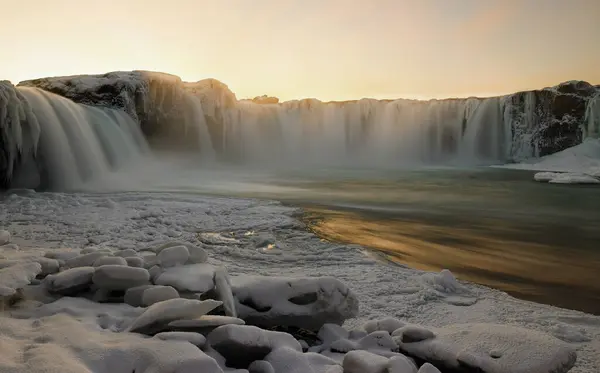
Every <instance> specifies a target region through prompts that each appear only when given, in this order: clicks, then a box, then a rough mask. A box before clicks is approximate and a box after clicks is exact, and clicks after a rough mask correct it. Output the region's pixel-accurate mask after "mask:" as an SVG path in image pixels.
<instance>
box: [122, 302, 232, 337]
mask: <svg viewBox="0 0 600 373" xmlns="http://www.w3.org/2000/svg"><path fill="white" fill-rule="evenodd" d="M220 305H221V302H219V301H215V300H210V299H209V300H204V301H200V300H192V299H182V298H176V299H169V300H165V301H162V302H158V303H154V304H153V305H151V306H150V307H148V308H147V309H146V311H144V313H142V314H141V315H140V316H139V317H138V318H137V319H135V320H134V321H133V323H132V324H131V325H130V326H129V327H128V328H127V329H126V331H128V332H132V333H141V334H156V333H158V332H161V331H163V330H164V329H165V328H166V326H167V325H168V324H169V323H170V322H171V321H175V320H179V319H193V318H195V317H199V316H202V315H205V314H207V313H208V312H210V311H212V310H213V309H215V308H217V307H218V306H220Z"/></svg>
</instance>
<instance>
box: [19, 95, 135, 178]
mask: <svg viewBox="0 0 600 373" xmlns="http://www.w3.org/2000/svg"><path fill="white" fill-rule="evenodd" d="M19 92H20V93H21V94H22V95H23V96H24V97H25V99H26V100H27V102H28V103H29V105H30V106H31V110H32V113H33V115H34V116H35V118H36V119H37V122H38V123H39V125H40V128H41V131H40V135H39V147H38V149H37V158H38V159H39V160H40V162H41V163H42V164H43V167H42V170H43V172H45V173H46V174H45V175H41V178H42V180H43V182H45V183H49V184H50V185H48V186H49V187H51V188H54V189H60V190H64V189H69V188H76V187H79V186H80V185H82V184H83V183H85V182H86V181H89V180H91V179H94V178H97V177H101V176H102V175H104V174H106V173H108V172H109V171H110V170H114V169H117V168H119V167H121V166H123V165H124V164H125V163H126V162H128V161H129V160H131V159H133V158H135V157H138V156H141V155H142V154H143V153H144V152H146V151H147V144H146V141H145V139H144V137H143V135H142V133H141V131H140V129H139V126H138V124H137V123H136V122H135V121H134V120H133V119H132V118H131V117H130V116H129V115H127V114H125V113H124V112H122V111H118V110H113V109H108V108H96V107H91V106H86V105H79V104H76V103H74V102H72V101H71V100H68V99H65V98H63V97H60V96H58V95H55V94H52V93H49V92H45V91H42V90H40V89H37V88H26V87H20V88H19ZM26 170H27V171H31V168H26Z"/></svg>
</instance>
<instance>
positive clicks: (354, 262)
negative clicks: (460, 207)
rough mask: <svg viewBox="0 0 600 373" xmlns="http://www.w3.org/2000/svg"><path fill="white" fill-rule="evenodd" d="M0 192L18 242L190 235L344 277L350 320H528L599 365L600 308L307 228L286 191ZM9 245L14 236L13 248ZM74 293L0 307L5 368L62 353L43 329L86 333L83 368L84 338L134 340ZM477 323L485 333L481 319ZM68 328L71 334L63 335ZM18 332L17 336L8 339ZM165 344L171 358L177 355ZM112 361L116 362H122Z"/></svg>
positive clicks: (284, 266) (126, 244) (252, 256)
mask: <svg viewBox="0 0 600 373" xmlns="http://www.w3.org/2000/svg"><path fill="white" fill-rule="evenodd" d="M0 204H1V206H2V208H1V209H0V229H6V230H8V231H9V232H10V233H11V236H12V240H11V242H12V243H14V244H16V245H18V246H19V247H21V249H22V251H23V249H29V248H44V249H58V248H84V247H90V246H92V247H93V246H107V247H111V248H115V249H136V250H140V249H142V248H145V247H148V246H149V245H151V244H152V243H155V242H158V241H164V240H181V241H187V242H191V243H195V244H198V245H202V246H203V247H204V248H205V249H207V250H208V253H209V256H210V262H211V263H212V264H215V265H224V266H225V267H227V269H228V271H229V274H230V275H231V276H233V277H235V276H236V275H240V274H253V275H265V276H274V275H278V276H334V277H336V278H338V279H340V280H341V281H343V282H344V283H345V284H347V285H348V286H349V287H350V288H351V289H352V290H353V291H354V292H355V293H356V295H357V297H358V299H359V301H360V314H359V316H358V318H356V319H351V320H348V321H347V322H346V326H347V327H348V328H353V327H358V326H359V325H362V324H363V323H364V322H366V321H368V320H374V319H381V318H385V317H390V316H391V317H396V318H398V319H401V320H405V321H407V322H410V323H415V324H422V325H427V326H431V327H442V326H445V325H449V324H460V323H494V324H507V325H513V326H521V327H525V328H528V329H532V330H536V331H540V332H544V333H547V334H549V335H552V336H554V337H556V338H558V339H560V340H562V341H564V342H566V343H567V344H569V345H570V346H572V347H573V348H575V349H576V351H577V363H576V365H575V367H574V368H573V369H572V370H571V372H574V373H584V372H585V373H593V372H599V371H600V317H598V316H593V315H588V314H584V313H581V312H577V311H571V310H566V309H559V308H555V307H552V306H547V305H541V304H535V303H531V302H526V301H522V300H517V299H515V298H512V297H510V296H509V295H507V294H505V293H503V292H500V291H497V290H493V289H489V288H485V287H482V286H477V285H474V284H469V283H461V284H454V283H453V282H452V281H451V280H452V279H451V278H450V279H448V276H449V274H448V273H442V274H434V273H425V272H421V271H418V270H414V269H410V268H406V267H403V266H399V265H395V264H390V263H386V262H382V261H380V260H378V259H377V258H376V257H375V256H374V255H372V254H370V253H369V252H368V251H366V250H365V249H363V248H360V247H355V246H352V245H341V244H332V243H328V242H324V241H322V240H320V239H319V238H318V237H316V236H314V235H313V234H311V233H310V232H308V231H307V230H305V227H304V226H303V224H302V223H300V221H299V220H298V213H299V212H300V211H299V210H298V209H295V208H291V207H285V206H283V205H281V204H280V203H278V202H269V201H257V200H248V199H230V198H214V197H204V196H199V195H195V194H167V193H111V194H61V193H52V194H50V193H48V194H46V193H34V192H29V191H22V192H20V193H18V194H11V195H7V196H6V197H5V198H4V199H3V200H1V201H0ZM10 250H13V249H12V248H6V252H8V251H10ZM6 256H8V255H6ZM76 305H77V303H76V302H74V303H71V304H68V305H67V307H66V308H67V311H65V312H68V314H64V315H58V316H53V317H54V319H53V320H54V323H50V322H49V321H48V324H46V322H40V321H39V320H38V321H35V320H34V321H33V322H32V321H31V320H21V319H11V318H0V320H1V322H0V330H2V331H3V332H4V333H3V334H4V335H5V336H4V337H0V349H2V351H3V353H2V357H0V365H1V364H4V365H3V366H5V367H11V366H12V367H13V368H10V369H9V368H6V369H8V370H6V371H7V372H9V371H10V372H22V371H23V370H22V365H19V364H20V363H19V362H22V361H23V359H25V361H27V359H30V360H29V362H28V363H27V364H31V366H32V367H33V366H34V365H35V364H36V361H38V362H46V361H51V360H52V359H51V358H50V357H49V356H50V355H52V354H57V353H59V354H64V353H65V352H64V350H52V349H50V347H48V348H47V349H44V346H46V345H45V344H44V343H45V342H47V341H45V340H44V339H45V338H47V337H40V336H41V335H42V334H43V335H48V333H50V334H52V333H55V334H57V336H56V338H58V339H61V338H62V339H61V340H62V341H63V342H64V341H65V340H66V339H68V341H67V342H65V343H71V344H77V343H81V346H82V347H81V350H77V349H75V350H73V351H77V352H78V353H81V354H79V355H76V354H74V355H73V356H71V355H68V356H67V355H61V359H62V360H63V361H67V360H72V361H73V365H71V366H65V367H64V370H62V371H64V372H82V371H87V370H85V369H83V368H82V366H83V365H81V366H80V365H78V364H84V363H85V364H87V365H86V366H88V367H89V366H90V364H92V363H94V364H98V362H97V361H95V360H94V362H92V363H90V361H91V360H89V359H92V358H93V356H91V357H89V356H88V360H85V358H81V356H83V355H82V354H83V352H82V351H84V350H85V349H86V348H87V349H89V350H90V351H92V352H93V351H96V350H94V349H97V348H98V346H99V345H101V344H102V343H112V344H113V345H114V344H115V343H116V344H123V345H131V344H134V343H136V342H135V341H134V339H133V337H131V336H129V335H128V334H127V333H125V334H122V333H120V334H122V335H120V336H119V337H118V338H119V340H118V341H117V342H115V341H112V342H109V341H108V340H107V339H106V338H107V337H106V335H105V334H102V333H101V332H100V331H98V330H97V322H98V321H97V320H100V319H102V320H105V321H106V320H107V319H109V320H110V318H111V317H112V316H111V315H110V314H107V312H115V311H114V310H115V309H116V308H110V310H111V311H107V309H108V307H109V305H102V306H101V305H98V307H97V309H94V310H84V309H76V308H75V307H77V306H76ZM57 307H58V306H57ZM82 307H83V306H82ZM120 312H121V316H123V315H125V314H127V312H131V311H127V310H126V309H125V308H124V309H123V310H121V311H120ZM54 313H56V311H54ZM134 313H135V312H134ZM129 316H130V317H133V316H136V315H133V316H132V315H129ZM57 317H58V319H57ZM114 317H117V316H114ZM123 317H124V316H123ZM75 319H77V320H80V321H82V322H83V324H82V323H80V322H77V321H76V320H75ZM106 322H109V321H106ZM86 325H88V326H86ZM54 328H58V329H56V330H55V329H54ZM68 330H71V331H72V333H69V332H68ZM472 332H473V333H475V334H477V333H483V334H485V333H486V332H485V330H483V331H481V330H479V331H477V330H476V329H474V330H473V331H472ZM36 333H37V334H36ZM44 333H46V334H44ZM60 333H64V334H65V336H64V337H60V336H58V334H60ZM86 333H87V334H86ZM447 333H451V331H448V332H447ZM75 334H77V335H85V336H86V337H85V338H83V337H76V336H75ZM467 334H468V333H465V335H467ZM36 336H37V337H36ZM86 338H87V339H86ZM465 338H466V337H465ZM15 341H21V342H19V344H16V345H13V346H14V347H10V348H9V347H8V346H9V345H10V343H16V342H15ZM25 341H29V342H27V343H26V342H25ZM153 343H155V344H158V343H159V342H158V341H156V342H153ZM160 343H163V342H160ZM2 346H4V347H2ZM167 346H168V344H165V345H164V346H163V345H160V346H159V347H160V349H163V348H164V349H165V350H164V351H165V352H164V354H165V356H167V355H168V351H169V350H168V348H169V347H167ZM190 346H191V345H190ZM155 347H156V346H155ZM179 347H181V346H179ZM530 347H532V346H530ZM5 348H6V351H8V352H6V353H5V352H4V351H5ZM157 348H158V347H157ZM172 348H174V347H172ZM136 351H137V350H136ZM179 352H181V351H179ZM135 353H139V354H141V353H142V352H139V351H137V352H135ZM145 353H148V351H146V352H145ZM175 353H176V352H173V354H175ZM91 354H92V355H93V353H91ZM168 356H171V357H169V359H171V360H172V361H175V360H177V358H179V357H177V356H179V355H177V356H174V355H168ZM534 358H535V356H534V355H533V354H532V355H531V359H532V360H533V359H534ZM78 359H79V360H81V361H83V362H78V361H79V360H78ZM82 359H83V360H82ZM155 359H158V357H155ZM92 360H93V359H92ZM206 364H209V365H210V362H207V363H206ZM523 364H524V365H523V366H526V365H525V364H527V362H526V361H523ZM28 366H29V365H28ZM103 369H108V367H106V366H104V367H103ZM115 369H116V370H111V372H120V370H118V369H117V368H115ZM3 371H4V370H3ZM25 371H34V370H33V368H31V370H25ZM35 371H39V370H35ZM49 371H53V370H52V369H50V370H49ZM102 371H104V370H102ZM140 371H142V370H140ZM178 371H179V370H178ZM184 371H186V370H181V372H184ZM526 371H527V370H524V372H526ZM532 373H533V372H532Z"/></svg>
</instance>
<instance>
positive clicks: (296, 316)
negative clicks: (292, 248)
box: [231, 276, 358, 331]
mask: <svg viewBox="0 0 600 373" xmlns="http://www.w3.org/2000/svg"><path fill="white" fill-rule="evenodd" d="M231 282H232V291H233V295H234V297H235V299H236V310H237V313H238V317H240V318H242V319H244V320H245V321H246V323H247V324H249V325H256V326H260V327H264V328H271V327H277V326H292V327H298V328H302V329H308V330H313V331H318V330H319V329H320V328H321V327H322V326H323V325H324V324H327V323H332V324H339V325H341V324H342V323H343V322H344V320H346V319H348V318H351V317H354V316H356V315H357V314H358V299H357V298H356V296H355V295H354V293H353V292H352V291H351V290H350V289H348V287H346V285H344V284H343V283H342V282H341V281H339V280H337V279H335V278H332V277H317V278H286V277H262V276H238V277H234V278H232V280H231Z"/></svg>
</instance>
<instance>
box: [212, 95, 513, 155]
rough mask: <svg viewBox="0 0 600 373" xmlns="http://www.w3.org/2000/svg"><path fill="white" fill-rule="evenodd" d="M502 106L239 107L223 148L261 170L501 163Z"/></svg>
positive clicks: (471, 102) (506, 141)
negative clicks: (264, 167) (303, 166)
mask: <svg viewBox="0 0 600 373" xmlns="http://www.w3.org/2000/svg"><path fill="white" fill-rule="evenodd" d="M504 106H505V103H504V100H503V99H502V98H489V99H484V100H481V99H467V100H441V101H438V100H432V101H426V102H422V101H412V100H396V101H377V100H367V99H364V100H360V101H356V102H344V103H320V102H318V101H314V100H303V101H292V102H286V103H283V104H280V105H275V104H272V105H259V104H254V103H252V102H240V103H239V104H238V105H237V107H235V108H234V109H230V112H228V113H225V114H224V115H222V117H223V122H224V123H223V126H224V130H223V132H224V140H223V147H224V150H225V153H226V154H228V155H229V156H233V157H234V158H236V159H239V160H243V161H244V162H246V163H258V164H269V163H273V162H275V163H281V162H284V163H286V164H298V163H300V164H306V165H315V164H317V165H365V166H385V167H390V166H391V167H393V166H397V165H401V164H405V163H412V164H414V163H447V162H459V163H462V164H465V163H466V164H481V163H497V162H501V161H504V160H505V159H506V158H507V157H508V155H509V154H510V150H511V128H510V121H509V120H507V118H506V116H504V115H503V111H504ZM231 111H234V113H232V112H231Z"/></svg>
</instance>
